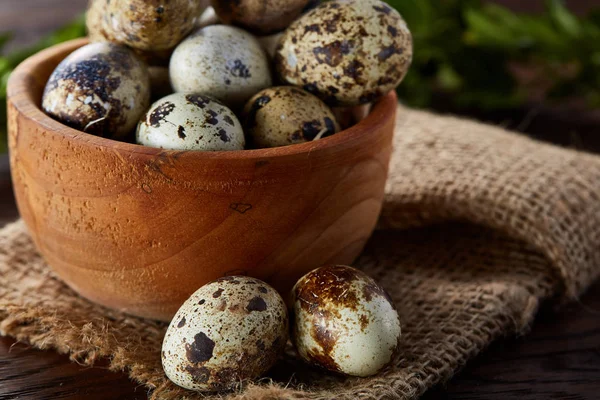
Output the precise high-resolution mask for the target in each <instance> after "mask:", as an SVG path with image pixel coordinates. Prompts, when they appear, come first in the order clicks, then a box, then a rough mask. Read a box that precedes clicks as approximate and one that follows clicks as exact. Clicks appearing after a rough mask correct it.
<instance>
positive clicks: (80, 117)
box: [42, 43, 150, 139]
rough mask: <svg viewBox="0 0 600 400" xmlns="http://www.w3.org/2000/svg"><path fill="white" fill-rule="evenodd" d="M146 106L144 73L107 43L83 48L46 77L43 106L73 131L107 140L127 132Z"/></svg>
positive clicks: (139, 65)
mask: <svg viewBox="0 0 600 400" xmlns="http://www.w3.org/2000/svg"><path fill="white" fill-rule="evenodd" d="M149 105H150V81H149V75H148V68H147V67H146V65H145V64H144V63H143V62H142V61H141V60H140V59H139V58H138V57H137V56H136V55H135V54H133V52H132V51H131V50H129V49H128V48H126V47H123V46H120V45H116V44H111V43H93V44H89V45H87V46H84V47H82V48H80V49H78V50H76V51H75V52H73V53H72V54H71V55H69V56H68V57H67V58H66V59H65V60H63V62H61V63H60V64H59V65H58V67H57V68H56V70H54V72H53V73H52V75H51V76H50V79H49V80H48V83H47V84H46V89H45V91H44V96H43V99H42V107H43V109H44V111H45V112H46V113H47V114H48V115H50V116H52V117H53V118H55V119H57V120H59V121H61V122H63V123H64V124H66V125H69V126H70V127H72V128H75V129H79V130H81V131H84V132H87V133H91V134H94V135H98V136H104V137H109V138H116V139H118V138H123V137H124V136H126V135H127V134H129V133H131V132H132V131H133V129H134V128H135V126H136V124H137V122H138V121H139V119H140V117H141V116H142V115H143V113H144V112H145V111H146V110H147V109H148V106H149Z"/></svg>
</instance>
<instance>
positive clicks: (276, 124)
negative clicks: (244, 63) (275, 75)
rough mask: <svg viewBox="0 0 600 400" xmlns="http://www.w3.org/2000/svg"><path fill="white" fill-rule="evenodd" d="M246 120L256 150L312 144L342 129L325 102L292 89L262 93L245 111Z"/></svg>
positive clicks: (302, 91)
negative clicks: (258, 148)
mask: <svg viewBox="0 0 600 400" xmlns="http://www.w3.org/2000/svg"><path fill="white" fill-rule="evenodd" d="M242 120H243V121H244V128H245V132H246V134H247V135H248V137H249V140H251V141H252V143H253V145H254V146H255V147H278V146H287V145H291V144H297V143H305V142H310V141H313V140H318V139H321V138H323V137H326V136H331V135H333V134H335V133H337V132H338V131H339V129H340V128H339V125H338V123H337V121H336V118H335V116H334V115H333V112H332V111H331V109H329V107H328V106H327V105H326V104H325V103H323V102H322V101H321V100H320V99H319V98H317V97H315V96H313V95H312V94H310V93H308V92H305V91H304V90H302V89H299V88H295V87H292V86H281V87H274V88H269V89H265V90H263V91H261V92H259V93H258V94H257V95H256V96H254V97H253V98H252V99H251V100H250V101H249V102H248V104H247V105H246V107H245V108H244V113H243V118H242Z"/></svg>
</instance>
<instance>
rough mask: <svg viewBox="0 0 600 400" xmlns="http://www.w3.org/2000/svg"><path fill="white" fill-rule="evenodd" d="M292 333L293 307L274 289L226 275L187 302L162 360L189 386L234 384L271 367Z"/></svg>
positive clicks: (218, 388) (204, 388)
mask: <svg viewBox="0 0 600 400" xmlns="http://www.w3.org/2000/svg"><path fill="white" fill-rule="evenodd" d="M287 338H288V316H287V309H286V306H285V303H284V301H283V299H282V298H281V296H280V295H279V294H278V293H277V292H276V291H275V290H274V289H273V288H271V287H270V286H269V285H267V284H266V283H264V282H262V281H260V280H258V279H253V278H248V277H244V276H231V277H226V278H221V279H219V280H217V281H215V282H212V283H209V284H207V285H205V286H203V287H202V288H200V289H199V290H198V291H197V292H196V293H194V294H193V295H192V297H190V298H189V299H188V300H187V301H186V302H185V303H184V304H183V305H182V306H181V308H180V309H179V311H178V312H177V314H176V315H175V317H174V318H173V320H172V321H171V325H170V326H169V328H168V330H167V333H166V336H165V339H164V341H163V346H162V364H163V368H164V370H165V373H166V374H167V376H168V377H169V379H170V380H171V381H173V382H174V383H175V384H177V385H179V386H182V387H184V388H186V389H191V390H198V391H211V392H214V391H222V390H228V389H233V388H235V387H237V386H238V385H240V384H241V383H242V382H243V381H246V380H249V379H255V378H258V377H260V376H261V375H263V374H264V373H265V372H267V371H268V370H269V369H270V368H271V367H272V366H273V364H274V363H275V362H276V361H277V359H278V358H279V356H280V355H281V354H282V352H283V350H284V347H285V344H286V342H287Z"/></svg>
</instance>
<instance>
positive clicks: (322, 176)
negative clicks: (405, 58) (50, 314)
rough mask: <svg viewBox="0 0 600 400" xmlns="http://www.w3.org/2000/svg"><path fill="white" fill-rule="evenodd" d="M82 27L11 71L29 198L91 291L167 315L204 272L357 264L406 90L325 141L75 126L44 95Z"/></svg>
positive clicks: (82, 288)
mask: <svg viewBox="0 0 600 400" xmlns="http://www.w3.org/2000/svg"><path fill="white" fill-rule="evenodd" d="M85 43H86V42H85V40H77V41H73V42H69V43H66V44H63V45H60V46H57V47H54V48H51V49H49V50H46V51H44V52H42V53H40V54H38V55H36V56H34V57H32V58H31V59H29V60H28V61H26V62H25V63H23V64H22V65H21V66H20V67H19V68H18V69H17V70H16V71H15V73H14V74H13V76H12V78H11V80H10V82H9V88H8V93H9V101H8V103H9V148H10V161H11V173H12V177H13V181H14V186H15V194H16V199H17V203H18V207H19V211H20V213H21V215H22V217H23V219H24V220H25V222H26V223H27V225H28V227H29V229H30V231H31V233H32V236H33V238H34V241H35V243H36V245H37V247H38V249H39V251H40V252H41V253H42V255H43V256H44V257H45V259H46V260H47V261H48V263H49V264H50V265H51V266H52V267H53V269H54V270H55V271H56V272H57V273H58V274H59V276H61V277H62V279H64V280H65V282H66V283H67V284H69V285H70V286H71V287H72V288H74V289H75V290H76V291H78V292H79V293H80V294H81V295H83V296H85V297H87V298H89V299H91V300H93V301H95V302H98V303H100V304H103V305H106V306H108V307H112V308H116V309H119V310H122V311H125V312H128V313H131V314H134V315H139V316H143V317H150V318H156V319H163V320H169V319H170V318H171V317H172V315H173V314H174V313H175V311H176V310H177V308H178V307H179V306H180V305H181V304H182V303H183V302H184V301H185V300H186V299H187V297H188V296H189V295H191V294H192V293H193V292H194V291H195V290H196V289H198V288H199V287H200V286H202V285H203V284H205V283H207V282H209V281H211V280H213V279H215V278H218V277H221V276H224V275H228V274H229V275H230V274H247V275H251V276H254V277H257V278H260V279H263V280H266V281H267V282H269V283H271V284H272V285H273V286H275V287H276V288H278V289H279V290H280V291H282V292H284V291H285V290H287V289H288V288H289V287H291V285H292V284H293V283H294V282H295V280H296V279H297V278H299V277H300V276H301V275H303V274H304V273H306V272H307V271H309V270H311V269H313V268H316V267H318V266H321V265H323V264H328V263H342V264H350V263H352V262H353V261H354V259H355V258H356V257H357V256H358V254H359V253H360V251H361V250H362V248H363V245H364V244H365V242H366V241H367V239H368V237H369V236H370V235H371V233H372V231H373V229H374V227H375V224H376V221H377V218H378V215H379V212H380V209H381V204H382V200H383V194H384V186H385V181H386V177H387V173H388V163H389V158H390V154H391V147H392V145H391V142H392V136H393V127H394V118H395V112H396V97H395V95H394V94H390V95H388V96H387V97H385V98H384V99H382V100H381V101H380V102H379V103H378V104H376V105H375V107H374V108H373V111H372V112H371V113H370V115H369V116H368V117H367V118H366V119H365V120H363V121H362V122H361V123H359V124H357V125H356V126H354V127H352V128H350V129H348V130H346V131H343V132H341V133H339V134H337V135H334V136H332V137H329V138H326V139H322V140H320V141H316V142H311V143H306V144H301V145H295V146H288V147H281V148H275V149H262V150H249V151H239V152H215V153H207V152H177V151H163V150H161V149H154V148H147V147H142V146H138V145H133V144H128V143H121V142H115V141H111V140H109V139H103V138H99V137H95V136H92V135H88V134H86V133H83V132H79V131H76V130H73V129H70V128H68V127H66V126H64V125H62V124H60V123H59V122H57V121H54V120H52V119H51V118H49V117H47V116H46V115H45V114H44V113H43V112H42V111H41V110H40V108H39V105H40V101H41V96H42V92H43V89H44V85H45V83H46V80H47V79H48V77H49V75H50V74H51V72H52V70H53V69H54V67H55V66H56V65H57V64H58V63H59V62H60V61H61V60H62V59H63V58H64V57H65V56H66V55H67V54H69V53H70V52H72V51H73V50H75V49H77V48H78V47H80V46H82V45H84V44H85Z"/></svg>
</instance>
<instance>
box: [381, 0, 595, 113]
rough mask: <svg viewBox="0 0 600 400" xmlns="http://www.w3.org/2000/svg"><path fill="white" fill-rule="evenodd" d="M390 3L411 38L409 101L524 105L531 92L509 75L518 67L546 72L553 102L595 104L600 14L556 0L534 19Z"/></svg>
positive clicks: (470, 7) (404, 93)
mask: <svg viewBox="0 0 600 400" xmlns="http://www.w3.org/2000/svg"><path fill="white" fill-rule="evenodd" d="M388 3H389V4H390V5H392V6H393V7H395V8H396V9H397V10H398V11H399V12H400V14H402V16H403V17H404V19H405V20H406V21H407V23H408V25H409V27H410V29H411V31H412V32H413V37H414V58H413V66H412V68H411V70H410V72H409V73H408V75H407V77H406V79H405V81H404V82H403V83H402V85H401V86H400V88H399V89H398V93H399V95H400V98H401V99H402V101H404V102H406V103H407V104H411V105H415V106H420V107H435V106H436V99H437V98H439V97H440V96H439V95H440V94H441V95H442V97H443V99H445V101H446V102H450V104H451V105H452V106H453V107H454V108H463V107H477V108H483V109H497V108H507V107H508V108H511V107H518V106H521V105H523V104H524V103H525V102H526V101H527V100H528V99H529V98H531V94H530V93H528V92H527V91H526V90H527V89H530V88H525V87H523V85H522V84H521V83H520V82H519V81H518V80H517V79H516V78H515V75H513V70H511V68H510V66H511V65H514V64H515V63H517V64H522V65H534V66H536V69H539V70H541V71H545V72H544V73H543V74H542V76H541V80H545V85H547V86H548V87H547V88H545V91H546V92H547V96H548V99H550V100H557V99H558V100H560V99H564V98H568V97H573V96H576V97H579V98H583V99H587V100H588V103H589V105H590V106H596V105H598V104H599V103H600V101H599V100H600V95H599V94H600V50H599V48H598V43H599V42H600V10H598V11H593V12H591V13H590V14H589V15H588V16H586V17H580V16H577V15H575V14H573V13H572V12H570V11H569V9H568V8H567V7H566V6H565V3H564V2H563V1H561V0H546V8H545V12H543V13H540V14H536V15H531V14H523V13H516V12H513V11H511V10H510V9H508V8H506V7H503V6H500V5H498V4H494V3H490V2H483V1H480V0H389V1H388ZM538 92H539V90H538ZM536 93H537V92H536Z"/></svg>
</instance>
